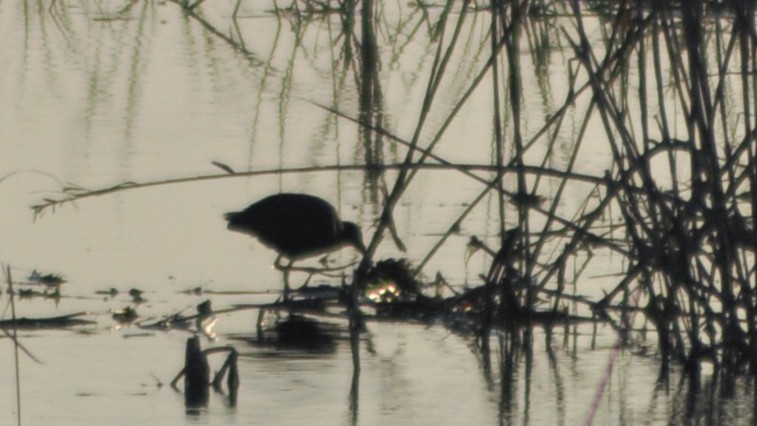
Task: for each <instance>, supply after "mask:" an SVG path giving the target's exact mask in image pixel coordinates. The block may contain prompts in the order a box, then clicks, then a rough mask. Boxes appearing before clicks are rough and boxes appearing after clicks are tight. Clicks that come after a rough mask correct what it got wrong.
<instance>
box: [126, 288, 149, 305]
mask: <svg viewBox="0 0 757 426" xmlns="http://www.w3.org/2000/svg"><path fill="white" fill-rule="evenodd" d="M142 294H144V292H143V291H142V290H140V289H138V288H132V289H130V290H129V296H131V301H132V302H134V303H136V304H140V303H144V302H147V299H145V298H143V297H142Z"/></svg>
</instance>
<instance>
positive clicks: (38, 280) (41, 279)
mask: <svg viewBox="0 0 757 426" xmlns="http://www.w3.org/2000/svg"><path fill="white" fill-rule="evenodd" d="M27 279H28V280H29V283H33V284H41V285H44V286H47V287H59V286H60V285H61V284H63V283H65V282H66V280H65V279H64V278H63V275H60V274H44V275H43V274H40V273H39V272H37V270H36V269H35V270H33V271H32V273H31V275H29V277H28V278H27Z"/></svg>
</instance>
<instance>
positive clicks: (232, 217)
mask: <svg viewBox="0 0 757 426" xmlns="http://www.w3.org/2000/svg"><path fill="white" fill-rule="evenodd" d="M239 215H240V212H229V213H226V214H224V215H223V218H224V219H226V221H227V222H229V225H228V228H229V229H234V228H236V226H237V219H238V218H239Z"/></svg>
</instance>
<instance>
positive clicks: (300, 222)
mask: <svg viewBox="0 0 757 426" xmlns="http://www.w3.org/2000/svg"><path fill="white" fill-rule="evenodd" d="M225 218H226V220H227V221H228V222H229V226H228V228H229V229H230V230H232V231H239V232H243V233H246V234H250V235H252V236H254V237H257V238H258V239H259V240H260V241H261V242H262V243H263V244H265V245H266V246H268V247H270V248H272V249H274V250H276V251H277V252H278V253H279V257H281V256H284V257H286V258H288V259H289V260H290V261H295V260H299V259H303V258H306V257H310V256H315V255H318V254H324V253H328V252H331V251H334V250H337V249H339V248H341V247H344V246H348V245H350V246H353V247H355V248H356V249H358V250H359V251H360V252H361V253H365V246H364V245H363V238H362V236H361V233H360V228H358V226H357V225H355V224H354V223H352V222H342V221H341V220H340V219H339V216H338V215H337V213H336V210H335V209H334V207H333V206H332V205H331V204H329V203H328V202H326V201H324V200H322V199H320V198H318V197H314V196H312V195H307V194H276V195H271V196H269V197H266V198H264V199H262V200H260V201H258V202H256V203H253V204H251V205H250V206H249V207H247V208H246V209H244V210H242V211H241V212H232V213H226V215H225ZM278 260H279V259H277V264H278Z"/></svg>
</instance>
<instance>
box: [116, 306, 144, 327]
mask: <svg viewBox="0 0 757 426" xmlns="http://www.w3.org/2000/svg"><path fill="white" fill-rule="evenodd" d="M137 318H139V315H138V314H137V311H136V310H134V308H132V307H131V306H127V307H125V308H123V309H121V310H118V311H114V312H113V320H114V321H116V322H117V323H119V325H126V324H131V323H132V322H134V320H136V319H137Z"/></svg>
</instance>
